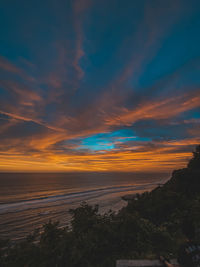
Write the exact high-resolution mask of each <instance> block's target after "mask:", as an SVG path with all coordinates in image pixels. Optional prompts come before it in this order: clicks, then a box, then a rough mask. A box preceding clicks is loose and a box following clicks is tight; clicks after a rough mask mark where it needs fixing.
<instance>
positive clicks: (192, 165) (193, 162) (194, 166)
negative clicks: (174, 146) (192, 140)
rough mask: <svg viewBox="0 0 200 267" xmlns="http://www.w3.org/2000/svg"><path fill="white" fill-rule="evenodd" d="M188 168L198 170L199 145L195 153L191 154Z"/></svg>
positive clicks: (199, 159)
mask: <svg viewBox="0 0 200 267" xmlns="http://www.w3.org/2000/svg"><path fill="white" fill-rule="evenodd" d="M188 168H189V169H199V170H200V145H198V146H197V147H196V151H195V152H193V158H192V159H191V160H190V161H189V163H188Z"/></svg>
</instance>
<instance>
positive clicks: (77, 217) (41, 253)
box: [0, 146, 200, 267]
mask: <svg viewBox="0 0 200 267" xmlns="http://www.w3.org/2000/svg"><path fill="white" fill-rule="evenodd" d="M199 180H200V146H198V147H197V148H196V151H195V152H194V156H193V158H192V159H191V160H190V162H189V164H188V167H187V168H185V169H181V170H177V171H174V172H173V174H172V178H171V179H170V180H169V181H168V182H167V183H166V184H165V185H164V186H162V187H160V186H159V187H157V188H156V189H154V190H153V191H151V192H145V193H143V194H141V195H138V196H137V198H136V199H133V200H130V201H129V202H128V205H127V206H126V207H125V208H123V209H121V210H120V211H119V212H118V213H117V214H115V213H113V212H112V211H111V212H109V213H106V214H103V215H100V214H99V213H98V206H94V207H92V206H89V205H87V204H86V203H82V204H81V206H80V207H78V208H77V209H74V210H71V211H70V212H71V214H72V221H71V229H69V228H64V229H60V228H59V227H58V223H57V222H49V223H47V224H45V225H44V226H43V232H42V233H39V232H38V231H35V232H34V234H32V235H30V236H28V237H27V238H26V240H24V241H23V242H21V243H17V244H15V245H14V246H13V245H11V243H10V242H9V241H6V240H2V241H1V242H0V248H1V252H0V266H5V267H6V266H16V267H17V266H20V267H22V266H28V267H31V266H34V267H36V266H38V267H40V266H41V267H45V266H46V267H47V266H48V267H51V266H52V267H54V266H57V267H59V266H67V267H71V266H73V267H80V266H81V267H112V266H115V262H116V260H117V259H122V258H125V259H131V258H132V259H133V258H156V257H157V255H158V254H164V255H165V256H168V257H175V256H176V253H177V249H178V247H179V245H180V243H181V242H182V241H183V239H184V236H183V235H182V233H181V230H180V225H181V223H182V221H183V220H184V218H185V217H186V216H189V217H190V219H193V221H194V222H195V224H196V226H197V227H199V226H200V209H199V207H200V182H199ZM198 235H199V234H197V238H199V236H198Z"/></svg>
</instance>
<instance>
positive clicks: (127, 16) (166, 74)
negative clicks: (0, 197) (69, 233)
mask: <svg viewBox="0 0 200 267" xmlns="http://www.w3.org/2000/svg"><path fill="white" fill-rule="evenodd" d="M191 2H193V3H192V4H191ZM1 5H2V9H1V13H2V14H1V16H0V21H1V24H2V25H4V26H3V29H2V30H1V39H2V40H1V42H0V76H1V79H0V140H1V141H0V172H65V171H66V172H73V171H81V172H82V171H97V172H101V171H102V172H104V171H113V172H115V171H116V172H118V171H119V172H166V173H167V172H170V171H172V170H173V169H174V168H176V169H178V168H182V167H185V166H186V164H187V162H188V159H190V158H191V157H192V154H191V151H193V150H194V148H195V146H196V145H198V144H200V49H199V47H200V35H199V29H200V17H199V12H200V3H199V1H196V0H192V1H189V2H188V1H186V0H183V1H179V0H169V1H167V2H165V3H164V2H163V1H154V0H153V1H145V0H138V1H131V0H130V1H129V0H127V1H123V2H122V1H118V0H110V1H104V0H103V1H92V0H74V1H71V0H70V1H62V0H58V1H57V0H51V1H47V0H44V1H31V2H29V1H25V0H20V1H19V2H18V1H16V2H15V3H12V4H11V2H10V1H4V2H3V3H2V4H1Z"/></svg>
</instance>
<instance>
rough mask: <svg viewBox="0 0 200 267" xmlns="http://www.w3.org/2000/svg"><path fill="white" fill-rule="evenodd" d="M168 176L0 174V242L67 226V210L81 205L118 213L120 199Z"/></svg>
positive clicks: (125, 203)
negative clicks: (54, 225) (50, 223)
mask: <svg viewBox="0 0 200 267" xmlns="http://www.w3.org/2000/svg"><path fill="white" fill-rule="evenodd" d="M168 176H169V175H167V174H158V173H156V174H152V173H151V174H147V173H144V174H142V173H127V172H126V173H122V172H120V173H119V172H118V173H113V172H106V173H103V172H90V173H87V172H84V173H79V172H74V173H0V239H4V238H9V239H11V240H12V241H13V242H15V241H19V240H21V239H23V238H25V237H26V236H27V235H28V234H31V233H32V232H33V231H34V229H36V228H39V229H40V230H41V231H42V225H43V224H45V223H47V222H48V221H49V220H51V221H59V223H60V227H64V226H67V225H68V226H69V227H70V221H71V215H70V213H69V210H70V209H75V208H77V207H78V206H80V204H81V203H83V202H86V203H88V204H90V205H95V204H98V205H99V212H100V213H105V212H108V211H109V210H112V211H114V212H117V211H119V209H121V208H122V207H124V206H126V205H127V202H126V201H124V200H123V199H122V196H124V195H129V194H136V193H142V192H144V191H150V190H152V189H153V188H155V187H157V186H158V184H163V183H165V182H166V181H167V179H168Z"/></svg>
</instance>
